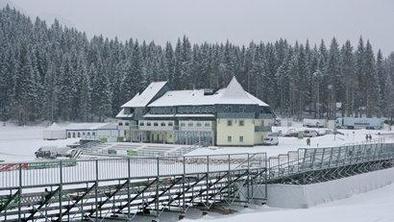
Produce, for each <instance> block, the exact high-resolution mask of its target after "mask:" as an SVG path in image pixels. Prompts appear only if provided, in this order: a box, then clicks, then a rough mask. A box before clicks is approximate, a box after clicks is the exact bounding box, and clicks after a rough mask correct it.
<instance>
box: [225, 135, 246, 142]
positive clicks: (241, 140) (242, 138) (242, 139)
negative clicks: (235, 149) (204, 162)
mask: <svg viewBox="0 0 394 222" xmlns="http://www.w3.org/2000/svg"><path fill="white" fill-rule="evenodd" d="M227 142H229V143H231V142H233V137H232V136H227ZM238 142H240V143H243V142H244V137H243V136H239V141H238Z"/></svg>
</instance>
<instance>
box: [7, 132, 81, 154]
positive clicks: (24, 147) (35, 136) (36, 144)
mask: <svg viewBox="0 0 394 222" xmlns="http://www.w3.org/2000/svg"><path fill="white" fill-rule="evenodd" d="M43 129H44V127H42V126H26V127H22V126H14V125H10V124H8V125H7V126H0V160H4V161H6V162H21V161H31V160H34V159H35V156H34V152H35V151H36V150H37V149H38V148H40V147H41V146H48V145H53V146H64V145H67V144H72V143H74V142H76V141H77V140H76V139H67V140H55V141H45V140H43V139H42V131H43Z"/></svg>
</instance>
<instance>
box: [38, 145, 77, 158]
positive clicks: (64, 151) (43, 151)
mask: <svg viewBox="0 0 394 222" xmlns="http://www.w3.org/2000/svg"><path fill="white" fill-rule="evenodd" d="M70 150H71V149H70V148H69V147H57V146H43V147H40V148H39V149H38V150H37V151H36V152H35V153H34V154H35V155H36V157H37V158H44V159H56V158H57V157H60V156H63V157H67V156H69V155H70Z"/></svg>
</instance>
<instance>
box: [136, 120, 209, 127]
mask: <svg viewBox="0 0 394 222" xmlns="http://www.w3.org/2000/svg"><path fill="white" fill-rule="evenodd" d="M179 125H180V126H181V127H203V126H204V127H211V123H210V122H181V123H180V124H179ZM139 126H174V123H173V122H151V121H146V122H143V121H141V122H140V123H139Z"/></svg>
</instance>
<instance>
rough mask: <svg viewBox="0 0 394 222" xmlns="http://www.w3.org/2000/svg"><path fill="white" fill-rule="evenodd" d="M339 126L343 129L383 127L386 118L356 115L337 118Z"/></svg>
mask: <svg viewBox="0 0 394 222" xmlns="http://www.w3.org/2000/svg"><path fill="white" fill-rule="evenodd" d="M335 125H336V127H337V128H343V129H360V128H365V129H382V128H383V125H384V120H383V119H381V118H377V117H373V118H366V117H361V118H355V117H343V118H337V119H336V121H335Z"/></svg>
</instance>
